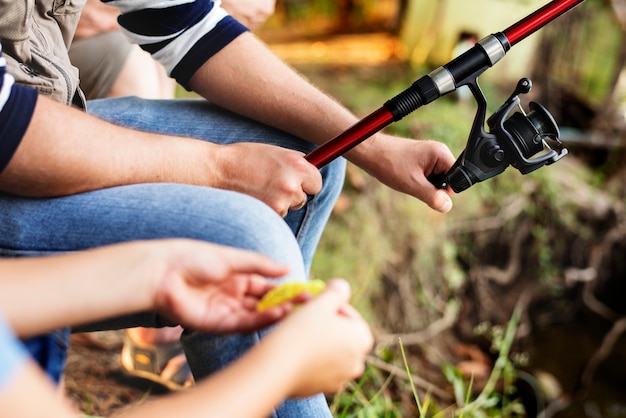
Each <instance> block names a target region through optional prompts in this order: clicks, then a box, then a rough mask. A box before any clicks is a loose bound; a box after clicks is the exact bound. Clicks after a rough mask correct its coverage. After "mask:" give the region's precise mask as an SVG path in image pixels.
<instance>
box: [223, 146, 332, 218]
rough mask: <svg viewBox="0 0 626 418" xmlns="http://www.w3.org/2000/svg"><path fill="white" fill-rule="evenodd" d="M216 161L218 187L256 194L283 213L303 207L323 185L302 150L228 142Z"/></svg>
mask: <svg viewBox="0 0 626 418" xmlns="http://www.w3.org/2000/svg"><path fill="white" fill-rule="evenodd" d="M214 164H215V167H216V168H217V174H216V175H215V177H216V178H217V183H216V184H214V187H219V188H222V189H227V190H234V191H238V192H241V193H245V194H247V195H250V196H252V197H255V198H257V199H259V200H261V201H262V202H265V203H266V204H267V205H268V206H270V207H271V208H272V209H273V210H274V211H276V212H277V213H278V214H280V215H281V216H283V217H284V216H285V215H287V211H288V210H289V209H294V210H297V209H300V208H302V207H303V206H304V205H305V204H306V200H307V195H314V194H316V193H318V192H319V191H320V190H321V189H322V176H321V174H320V172H319V170H318V169H317V168H316V167H315V166H313V165H312V164H310V163H309V162H308V161H307V160H305V159H304V154H303V153H301V152H299V151H293V150H288V149H284V148H280V147H276V146H272V145H265V144H256V143H239V144H232V145H225V146H221V147H220V149H219V151H218V152H217V154H216V157H215V160H214Z"/></svg>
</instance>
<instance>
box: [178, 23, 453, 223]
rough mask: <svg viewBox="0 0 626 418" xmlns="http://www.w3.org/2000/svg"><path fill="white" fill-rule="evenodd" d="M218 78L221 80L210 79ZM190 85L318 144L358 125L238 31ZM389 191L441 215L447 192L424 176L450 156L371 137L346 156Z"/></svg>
mask: <svg viewBox="0 0 626 418" xmlns="http://www.w3.org/2000/svg"><path fill="white" fill-rule="evenodd" d="M215 74H220V75H221V77H215V76H214V75H215ZM190 85H191V87H192V88H193V89H194V90H195V91H196V92H198V93H199V94H201V95H202V96H204V97H206V98H207V99H209V100H210V101H212V102H214V103H217V104H219V105H221V106H223V107H225V108H227V109H231V110H233V111H235V112H238V113H241V114H243V115H245V116H247V117H250V118H252V119H255V120H259V121H262V122H264V123H267V124H269V125H272V126H275V127H277V128H279V129H282V130H285V131H287V132H290V133H292V134H294V135H298V136H300V137H303V138H304V139H306V140H309V141H311V142H313V143H317V144H321V143H324V142H326V141H327V140H329V139H332V138H334V137H335V136H336V135H338V134H339V133H341V132H343V131H344V130H345V129H347V128H348V127H350V126H352V125H353V124H354V123H355V122H357V121H358V119H357V117H356V116H355V115H353V114H352V113H351V112H349V111H348V110H347V109H346V108H345V107H343V106H342V105H341V104H339V103H338V102H337V101H336V100H334V99H333V98H331V97H330V96H328V95H326V94H325V93H324V92H322V91H320V90H319V89H317V88H316V87H315V86H313V85H312V84H310V83H309V82H308V81H307V80H305V79H304V78H302V77H301V76H300V75H299V74H297V73H296V72H295V71H293V70H292V69H291V68H290V67H289V66H288V65H287V64H285V63H284V62H282V61H281V60H280V59H279V58H278V57H276V56H275V55H274V54H273V53H272V52H271V51H270V50H269V48H268V47H267V46H265V45H264V44H263V43H262V42H261V41H260V40H258V39H257V38H256V37H255V36H254V35H253V34H251V33H244V34H242V35H240V36H239V37H238V38H236V39H235V40H234V41H232V42H231V43H230V44H229V45H227V46H226V47H225V48H224V49H222V50H221V51H220V52H218V53H217V54H216V55H215V56H214V57H212V58H211V59H210V60H208V61H207V62H206V63H205V64H204V65H203V66H202V67H200V69H199V70H198V71H197V72H196V73H195V74H194V76H193V77H192V79H191V83H190ZM346 157H347V158H348V159H350V160H351V161H352V162H354V163H355V164H357V165H358V166H360V167H361V168H363V169H365V170H366V171H367V172H369V173H370V174H371V175H373V176H374V177H376V178H377V179H379V180H380V181H381V182H383V183H384V184H386V185H388V186H389V187H391V188H393V189H395V190H398V191H401V192H403V193H407V194H410V195H412V196H415V197H417V198H419V199H420V200H422V201H424V202H425V203H427V204H428V205H430V206H431V207H432V208H434V209H437V210H440V211H442V212H446V211H448V210H450V208H451V206H452V202H451V200H450V197H449V195H448V194H449V193H448V192H446V191H443V190H437V189H436V188H435V187H434V186H433V185H432V184H430V183H429V182H428V180H427V179H426V177H427V176H428V175H430V174H431V173H433V172H434V173H441V172H445V171H447V170H448V169H449V168H450V167H451V166H452V164H453V163H454V160H455V158H454V156H453V155H452V153H451V152H450V150H449V149H448V148H447V147H446V146H445V145H443V144H441V143H438V142H434V141H418V140H411V139H405V138H398V137H393V136H390V135H385V134H377V135H374V136H373V137H372V138H370V139H368V140H367V141H365V142H363V143H362V144H360V145H358V146H357V147H356V148H354V149H353V150H352V151H350V152H349V153H347V154H346Z"/></svg>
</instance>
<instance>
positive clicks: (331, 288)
mask: <svg viewBox="0 0 626 418" xmlns="http://www.w3.org/2000/svg"><path fill="white" fill-rule="evenodd" d="M315 299H316V300H321V302H319V303H324V304H328V305H335V306H337V307H339V306H340V305H343V304H346V303H347V302H348V300H349V299H350V284H348V282H347V281H345V280H344V279H333V280H331V281H329V282H328V283H327V284H326V288H325V289H324V291H323V292H322V293H320V294H319V295H318V296H317V297H316V298H315Z"/></svg>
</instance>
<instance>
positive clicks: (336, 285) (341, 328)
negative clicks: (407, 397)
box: [267, 280, 374, 397]
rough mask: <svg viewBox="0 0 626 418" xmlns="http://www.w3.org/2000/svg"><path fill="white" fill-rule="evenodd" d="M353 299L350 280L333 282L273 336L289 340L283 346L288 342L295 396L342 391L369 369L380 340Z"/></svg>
mask: <svg viewBox="0 0 626 418" xmlns="http://www.w3.org/2000/svg"><path fill="white" fill-rule="evenodd" d="M349 298H350V286H349V285H348V283H347V282H346V281H345V280H332V281H330V282H329V283H328V284H327V286H326V289H325V290H324V291H323V292H322V293H320V294H319V295H318V296H316V297H315V298H313V299H311V300H310V301H309V302H307V303H305V304H303V305H302V306H301V308H300V309H298V310H296V311H294V312H292V313H291V314H290V315H289V316H288V317H287V318H285V320H284V321H283V322H282V323H281V324H280V325H279V326H278V328H277V329H276V330H275V331H274V332H273V333H272V334H270V335H269V336H268V337H267V338H268V339H284V341H282V342H281V343H280V344H279V346H280V345H282V344H284V345H282V347H284V357H283V359H282V361H283V364H284V366H285V367H292V368H293V380H294V381H293V385H292V388H293V390H292V392H291V394H290V395H291V396H294V397H301V396H309V395H312V394H314V393H319V392H337V391H338V390H340V389H341V387H342V386H343V384H344V383H345V382H346V381H348V380H351V379H354V378H356V377H358V376H360V375H361V374H362V373H363V371H364V368H365V356H366V355H367V354H368V353H369V352H370V350H371V349H372V346H373V343H374V339H373V336H372V333H371V331H370V328H369V326H368V324H367V323H366V322H365V321H364V320H363V318H362V317H361V315H359V313H358V312H357V311H356V310H355V309H354V308H353V307H352V306H350V305H349V304H348V300H349Z"/></svg>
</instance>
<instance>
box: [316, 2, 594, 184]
mask: <svg viewBox="0 0 626 418" xmlns="http://www.w3.org/2000/svg"><path fill="white" fill-rule="evenodd" d="M583 1H584V0H554V1H552V2H550V3H548V4H546V5H545V6H543V7H542V8H540V9H539V10H537V11H535V12H534V13H532V14H530V15H529V16H527V17H525V18H524V19H522V20H520V21H519V22H517V23H515V24H514V25H512V26H510V27H509V28H508V29H505V30H504V31H502V32H498V33H495V34H492V35H489V36H487V37H485V38H483V39H481V40H480V41H478V42H477V43H476V45H474V47H472V48H471V49H470V50H468V51H467V52H465V53H464V54H462V55H460V56H459V57H457V58H455V59H454V60H452V61H450V62H449V63H447V64H446V65H443V66H441V67H439V68H437V69H436V70H434V71H432V72H431V73H429V74H428V75H425V76H423V77H422V78H420V79H419V80H417V81H415V82H414V83H413V84H412V85H411V86H410V87H409V88H408V89H406V90H405V91H403V92H401V93H400V94H398V95H397V96H395V97H394V98H392V99H390V100H388V101H387V102H385V104H384V105H383V106H382V107H381V108H379V109H378V110H376V111H374V112H373V113H371V114H370V115H368V116H366V117H365V118H363V119H362V120H360V121H359V122H357V123H356V124H355V125H353V126H352V127H350V128H349V129H348V130H346V131H345V132H343V133H341V134H340V135H338V136H337V137H335V138H333V139H331V140H330V141H328V142H326V143H324V144H322V145H320V146H319V147H318V148H316V149H315V150H313V151H312V152H311V153H309V154H308V155H307V156H306V159H307V160H308V161H309V162H310V163H311V164H313V165H315V166H316V167H318V168H320V167H322V166H324V165H326V164H327V163H329V162H330V161H332V160H334V159H335V158H337V157H339V156H341V155H343V154H344V153H346V152H347V151H349V150H350V149H352V148H353V147H355V146H356V145H358V144H360V143H361V142H363V141H364V140H365V139H367V138H369V137H370V136H372V135H373V134H375V133H376V132H378V131H380V130H382V129H383V128H384V127H386V126H387V125H389V124H391V123H392V122H395V121H398V120H400V119H402V118H403V117H405V116H407V115H408V114H409V113H411V112H413V111H415V110H417V109H418V108H420V107H421V106H424V105H427V104H429V103H431V102H433V101H434V100H436V99H438V98H440V97H442V96H444V95H446V94H448V93H450V92H452V91H454V90H456V89H457V88H458V87H460V86H464V85H467V86H468V87H469V88H470V90H471V91H472V93H473V94H474V97H475V98H476V100H477V102H478V108H479V109H478V113H477V115H476V118H475V120H474V125H473V129H472V133H471V134H470V141H469V142H468V148H466V150H465V151H464V152H463V155H461V157H460V158H459V160H458V161H457V164H455V167H453V169H459V168H461V169H462V170H461V171H463V173H462V176H461V177H467V178H466V179H464V180H462V181H461V180H459V179H457V181H456V182H455V181H451V179H450V177H451V176H452V177H454V174H455V173H452V171H453V170H451V172H449V173H447V174H446V176H444V177H440V178H438V179H432V180H431V181H433V182H434V183H435V184H436V185H437V186H439V187H448V185H450V186H452V188H453V189H454V190H455V191H457V192H458V191H460V190H464V189H466V188H467V187H469V186H471V185H472V184H473V183H475V182H478V181H482V180H484V179H486V178H489V177H493V175H495V174H498V173H499V172H501V171H503V170H504V168H506V166H507V165H509V164H511V165H514V166H516V168H518V169H520V171H522V172H523V173H524V174H525V173H526V172H529V171H532V170H534V169H535V168H538V167H539V166H541V165H546V164H551V163H553V162H554V161H556V160H558V159H559V158H561V157H562V156H563V155H564V153H563V152H560V153H557V154H556V155H554V154H552V153H551V154H550V156H549V157H546V158H543V157H542V159H541V160H536V159H533V160H531V159H530V157H531V156H533V155H534V153H536V152H537V151H538V150H539V149H538V146H537V144H534V143H535V142H538V141H537V135H540V136H541V137H543V136H551V137H553V139H556V140H557V141H558V127H557V126H556V124H555V123H554V121H553V119H552V117H551V116H550V114H549V113H547V111H546V110H545V109H543V107H542V106H541V105H538V104H536V103H533V104H532V106H531V112H530V113H529V114H528V115H526V114H524V113H523V111H522V114H521V117H520V116H519V115H520V113H515V114H513V116H515V117H510V116H511V112H512V110H513V108H514V107H515V106H518V105H519V99H517V94H520V93H521V94H524V93H527V92H528V91H529V90H530V80H528V79H523V80H521V81H520V83H519V84H518V87H517V88H516V90H515V92H514V94H513V95H512V96H511V97H510V98H509V100H507V102H506V103H505V104H504V105H503V106H502V107H501V108H500V109H499V110H498V111H497V112H496V113H495V114H494V115H492V116H491V117H490V118H489V121H488V123H489V125H490V127H491V128H492V130H494V131H498V132H496V134H497V137H493V134H492V133H487V132H485V131H484V127H483V125H484V122H485V112H486V102H485V99H484V95H483V94H482V92H481V91H480V88H479V87H478V83H477V81H476V80H477V78H478V76H479V75H480V74H482V73H483V72H484V71H485V70H487V69H488V68H490V67H492V66H493V65H494V64H496V63H497V62H498V61H500V60H501V59H502V58H503V57H504V56H505V55H506V53H507V52H508V51H509V50H510V49H511V47H512V46H514V45H515V44H517V43H518V42H520V41H521V40H523V39H525V38H526V37H528V36H530V35H531V34H533V33H534V32H536V31H537V30H539V29H541V28H542V27H544V26H545V25H547V24H548V23H550V22H551V21H553V20H554V19H556V18H557V17H559V16H561V15H562V14H564V13H565V12H567V11H569V10H571V9H572V8H574V7H575V6H577V5H578V4H580V3H582V2H583ZM506 117H510V120H509V119H506ZM527 125H531V126H530V127H529V126H527ZM537 131H538V132H537ZM503 136H504V137H506V138H505V142H511V143H510V144H502V143H501V142H502V140H501V138H500V137H503ZM486 142H488V144H487V145H488V146H489V150H488V151H485V149H484V148H485V146H486V145H485V143H486ZM539 142H541V145H546V144H545V143H544V142H543V139H542V140H541V141H539ZM494 143H495V148H494ZM533 144H534V145H533ZM471 147H478V148H480V149H477V150H475V152H478V153H479V154H480V153H482V154H484V153H485V152H487V154H489V158H487V160H488V161H481V160H483V159H484V157H482V156H478V157H476V158H477V160H472V161H468V160H467V158H468V155H469V154H472V153H471V152H469V151H471ZM533 151H534V153H533V154H531V152H533ZM564 152H565V153H566V152H567V150H565V151H564ZM511 154H517V155H511ZM539 163H541V164H539ZM475 165H477V166H478V168H476V167H474V166H475ZM493 166H497V167H495V168H494V167H493ZM468 167H469V169H468ZM520 167H521V168H520ZM531 168H532V169H531ZM468 171H469V172H468ZM457 174H458V173H457ZM467 182H469V185H466V184H465V183H467ZM461 183H462V184H461Z"/></svg>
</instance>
